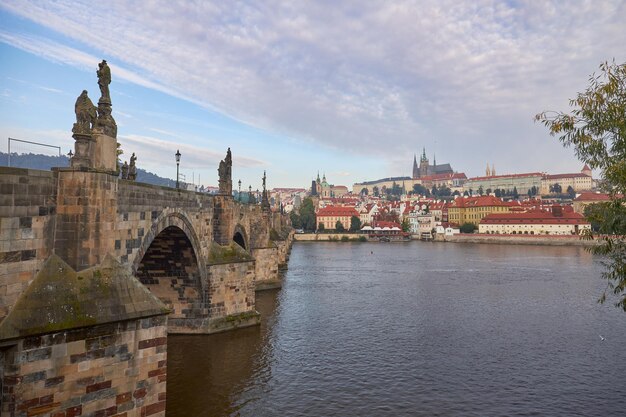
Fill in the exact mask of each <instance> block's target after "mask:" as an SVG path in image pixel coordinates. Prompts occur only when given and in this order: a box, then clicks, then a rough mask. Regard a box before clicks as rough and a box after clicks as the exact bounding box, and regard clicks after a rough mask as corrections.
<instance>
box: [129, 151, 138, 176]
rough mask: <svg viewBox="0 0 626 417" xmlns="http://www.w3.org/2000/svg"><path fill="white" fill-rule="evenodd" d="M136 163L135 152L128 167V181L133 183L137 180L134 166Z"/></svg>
mask: <svg viewBox="0 0 626 417" xmlns="http://www.w3.org/2000/svg"><path fill="white" fill-rule="evenodd" d="M136 161H137V157H136V156H135V152H133V154H132V155H131V156H130V165H129V166H128V179H129V180H130V181H135V180H136V179H137V167H136V166H135V162H136Z"/></svg>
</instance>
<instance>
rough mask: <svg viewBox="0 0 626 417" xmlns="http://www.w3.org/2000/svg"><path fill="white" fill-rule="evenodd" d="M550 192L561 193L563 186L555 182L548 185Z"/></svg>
mask: <svg viewBox="0 0 626 417" xmlns="http://www.w3.org/2000/svg"><path fill="white" fill-rule="evenodd" d="M550 192H551V193H554V194H561V193H562V192H563V187H561V184H559V183H558V182H557V183H555V184H552V185H551V186H550Z"/></svg>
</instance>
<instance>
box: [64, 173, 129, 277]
mask: <svg viewBox="0 0 626 417" xmlns="http://www.w3.org/2000/svg"><path fill="white" fill-rule="evenodd" d="M56 170H57V172H58V191H57V208H56V210H57V219H56V227H55V233H54V236H55V238H54V251H55V253H56V254H57V255H59V256H60V257H61V259H63V260H64V261H65V262H67V263H68V264H69V265H70V266H71V267H72V268H74V269H75V270H76V271H81V270H83V269H85V268H89V267H91V266H93V265H98V264H99V263H100V262H101V261H102V259H104V256H105V255H106V254H107V253H108V252H113V251H114V249H115V237H114V234H113V230H115V222H116V215H117V186H118V181H117V177H116V176H114V175H111V174H110V173H106V172H102V171H96V170H94V169H92V168H89V169H84V168H83V169H80V170H77V169H74V168H57V169H56Z"/></svg>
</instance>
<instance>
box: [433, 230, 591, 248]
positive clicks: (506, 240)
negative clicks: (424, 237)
mask: <svg viewBox="0 0 626 417" xmlns="http://www.w3.org/2000/svg"><path fill="white" fill-rule="evenodd" d="M435 240H436V241H442V242H454V243H496V244H510V245H546V246H594V245H597V244H598V241H597V240H582V239H581V238H580V236H541V235H487V234H484V235H483V234H477V233H472V234H463V233H461V234H456V235H452V236H443V235H441V234H437V235H436V236H435Z"/></svg>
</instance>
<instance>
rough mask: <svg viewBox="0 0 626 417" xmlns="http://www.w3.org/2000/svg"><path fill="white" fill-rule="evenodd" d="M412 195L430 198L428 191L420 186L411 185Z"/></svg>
mask: <svg viewBox="0 0 626 417" xmlns="http://www.w3.org/2000/svg"><path fill="white" fill-rule="evenodd" d="M413 193H414V194H420V195H423V196H424V197H430V190H429V189H428V188H426V187H424V186H423V185H422V184H413Z"/></svg>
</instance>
